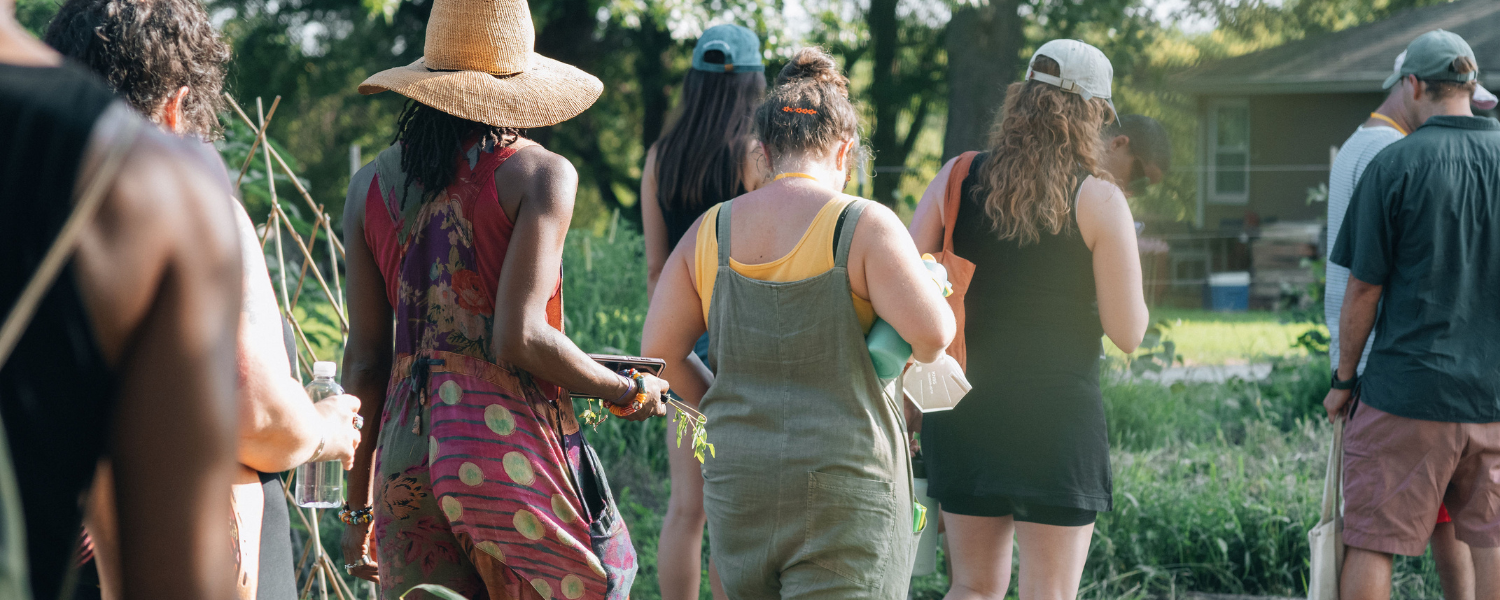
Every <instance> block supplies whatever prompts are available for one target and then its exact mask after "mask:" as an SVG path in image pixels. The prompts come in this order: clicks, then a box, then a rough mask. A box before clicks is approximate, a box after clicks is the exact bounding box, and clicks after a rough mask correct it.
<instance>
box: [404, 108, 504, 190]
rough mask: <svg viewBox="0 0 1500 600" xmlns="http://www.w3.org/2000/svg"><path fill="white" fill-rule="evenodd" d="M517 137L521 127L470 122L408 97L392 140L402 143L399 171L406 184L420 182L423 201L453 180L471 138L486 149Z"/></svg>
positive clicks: (498, 146)
mask: <svg viewBox="0 0 1500 600" xmlns="http://www.w3.org/2000/svg"><path fill="white" fill-rule="evenodd" d="M476 137H477V138H478V139H477V140H476V139H475V138H476ZM520 137H521V130H520V129H517V128H515V127H495V126H493V125H486V124H484V123H480V122H477V121H470V120H468V119H464V118H460V117H455V116H453V115H450V114H448V113H445V112H443V111H440V110H438V109H436V108H433V107H431V106H427V105H426V104H422V103H421V102H417V101H416V100H408V101H407V102H406V108H405V109H403V110H402V111H401V117H400V118H399V119H397V120H396V139H395V140H394V141H393V142H391V143H392V144H400V145H401V171H402V172H403V173H406V184H407V185H411V184H412V183H413V182H415V183H417V184H418V185H421V186H422V201H423V202H426V201H428V200H431V199H433V198H435V197H437V195H438V194H439V193H440V192H442V191H443V190H445V189H447V188H448V184H450V183H453V176H454V175H456V174H457V173H456V171H457V169H456V168H454V167H455V163H456V162H457V160H458V158H459V152H462V151H463V149H464V143H465V142H467V141H469V140H474V141H476V142H478V143H480V144H482V145H483V147H485V148H502V147H505V146H509V145H511V144H513V143H515V141H516V140H517V139H519V138H520Z"/></svg>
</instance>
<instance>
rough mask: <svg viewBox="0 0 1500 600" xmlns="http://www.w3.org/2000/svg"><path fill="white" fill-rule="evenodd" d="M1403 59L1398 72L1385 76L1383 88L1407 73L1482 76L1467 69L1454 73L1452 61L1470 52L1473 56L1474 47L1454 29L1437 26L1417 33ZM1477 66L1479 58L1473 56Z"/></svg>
mask: <svg viewBox="0 0 1500 600" xmlns="http://www.w3.org/2000/svg"><path fill="white" fill-rule="evenodd" d="M1401 55H1402V56H1404V57H1405V58H1404V59H1401V64H1400V66H1399V67H1397V68H1396V72H1395V73H1392V74H1391V76H1390V77H1387V78H1385V85H1384V86H1382V87H1383V88H1384V89H1390V88H1391V86H1393V85H1396V83H1397V82H1399V81H1401V78H1403V77H1406V76H1407V75H1416V76H1417V79H1422V80H1425V81H1460V82H1463V81H1473V80H1474V78H1475V77H1478V76H1479V73H1478V72H1477V71H1471V72H1468V73H1454V72H1453V68H1452V65H1453V61H1454V60H1456V59H1457V58H1458V57H1460V56H1467V57H1469V60H1474V49H1473V48H1470V47H1469V43H1468V42H1465V41H1464V39H1463V38H1462V37H1459V35H1458V34H1456V33H1453V32H1451V31H1444V30H1442V29H1434V30H1432V31H1429V32H1427V33H1424V34H1422V35H1419V36H1417V39H1414V40H1412V41H1411V44H1408V45H1407V46H1406V52H1403V53H1401ZM1474 64H1475V66H1478V65H1479V61H1477V60H1474Z"/></svg>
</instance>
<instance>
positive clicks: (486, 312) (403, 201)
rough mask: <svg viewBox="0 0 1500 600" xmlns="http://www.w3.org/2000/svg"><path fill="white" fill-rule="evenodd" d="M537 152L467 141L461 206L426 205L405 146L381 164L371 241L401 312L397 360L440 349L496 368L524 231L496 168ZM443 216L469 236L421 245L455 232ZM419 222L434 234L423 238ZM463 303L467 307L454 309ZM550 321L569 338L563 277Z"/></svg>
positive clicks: (458, 179) (373, 190) (456, 182)
mask: <svg viewBox="0 0 1500 600" xmlns="http://www.w3.org/2000/svg"><path fill="white" fill-rule="evenodd" d="M522 144H524V145H522ZM529 145H530V143H529V142H517V144H516V145H512V146H507V147H503V148H487V149H486V148H480V144H478V143H476V142H475V141H474V140H470V141H468V142H465V143H464V144H463V145H462V146H461V147H463V148H466V150H465V151H464V152H463V155H462V156H461V157H460V160H459V161H458V174H457V175H456V176H455V177H454V179H453V182H452V183H450V184H449V185H448V188H447V190H446V192H447V193H448V195H449V200H450V201H452V203H453V204H452V205H451V206H450V205H446V204H440V203H436V202H423V201H422V196H421V191H420V187H418V186H416V185H415V184H412V185H411V186H410V187H408V186H407V183H408V182H407V181H406V176H405V175H404V174H402V172H401V150H400V147H399V146H391V147H390V148H387V149H386V150H384V151H382V152H381V153H380V155H379V156H378V157H377V158H376V169H375V176H374V178H372V179H371V180H370V184H369V187H368V190H367V195H366V200H365V243H366V244H368V245H369V247H370V251H371V253H372V254H374V256H375V262H376V266H377V267H379V269H380V273H381V275H383V276H384V278H385V284H386V299H387V300H388V301H389V302H390V303H391V307H392V309H394V310H395V311H396V313H395V317H396V323H397V326H396V336H395V337H396V339H395V342H396V347H395V351H396V356H398V357H399V356H403V355H406V356H410V355H413V354H416V353H417V352H419V351H429V352H430V351H440V352H452V353H455V354H465V355H468V356H472V357H475V358H479V359H481V360H484V361H486V362H490V363H494V362H496V361H495V357H494V353H493V350H492V349H491V345H490V336H491V333H492V332H493V331H494V323H495V294H496V292H497V290H496V288H497V287H498V286H499V283H500V269H501V267H502V266H504V265H505V254H506V252H507V250H508V249H509V248H510V236H511V233H512V232H513V231H515V227H516V226H515V223H512V222H511V220H510V217H508V216H506V214H505V210H504V209H503V208H501V206H500V198H499V194H498V192H496V190H495V169H496V168H498V167H499V166H500V163H503V162H505V160H506V159H508V158H510V157H511V156H512V155H514V154H515V153H516V151H518V150H520V149H521V148H524V147H527V146H529ZM442 210H451V211H453V213H454V215H456V216H457V218H459V219H461V220H463V221H464V223H463V225H464V226H463V227H456V228H454V231H456V232H458V233H452V234H451V235H467V236H468V237H467V239H459V240H451V241H450V243H413V242H414V240H419V239H421V238H423V237H427V236H441V237H442V239H444V240H446V239H447V236H449V235H450V232H449V231H448V230H445V229H443V228H442V225H443V219H433V218H430V217H431V216H432V215H431V214H430V213H433V212H434V211H442ZM398 224H400V225H399V226H398ZM418 224H420V225H422V226H424V227H426V229H424V230H421V231H414V230H413V227H414V226H416V225H418ZM453 242H457V243H453ZM454 305H456V306H458V307H459V308H462V309H463V310H458V311H449V310H445V307H448V306H454ZM547 323H549V324H551V325H552V326H553V327H555V328H557V329H558V330H559V331H561V330H562V328H563V323H562V278H561V277H559V278H558V281H557V290H556V291H555V292H554V293H553V295H552V299H551V300H549V301H548V302H547ZM542 388H543V391H544V392H545V393H546V395H547V397H548V398H550V399H556V398H557V388H556V386H552V385H551V384H546V385H543V386H542Z"/></svg>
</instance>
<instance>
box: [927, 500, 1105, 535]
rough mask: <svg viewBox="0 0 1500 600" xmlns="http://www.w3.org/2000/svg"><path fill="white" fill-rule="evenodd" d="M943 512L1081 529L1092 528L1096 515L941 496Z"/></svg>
mask: <svg viewBox="0 0 1500 600" xmlns="http://www.w3.org/2000/svg"><path fill="white" fill-rule="evenodd" d="M938 504H939V507H940V508H941V509H942V510H943V512H949V513H953V514H955V515H964V516H966V517H1013V518H1014V519H1015V520H1017V521H1020V522H1022V523H1037V524H1039V525H1055V526H1057V527H1082V526H1084V525H1092V524H1093V523H1094V520H1095V519H1096V518H1098V515H1099V513H1097V512H1095V511H1092V510H1085V509H1082V508H1073V507H1069V506H1048V505H1046V504H1037V503H1034V502H1026V501H1023V500H1016V499H1014V498H1007V497H1005V496H943V497H942V498H938Z"/></svg>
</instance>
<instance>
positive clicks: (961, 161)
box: [943, 150, 979, 252]
mask: <svg viewBox="0 0 1500 600" xmlns="http://www.w3.org/2000/svg"><path fill="white" fill-rule="evenodd" d="M978 155H979V153H978V152H975V151H972V150H971V151H968V152H965V153H963V154H960V155H958V160H956V161H954V162H953V169H951V170H949V171H948V187H947V188H946V189H944V190H943V252H953V225H954V224H955V223H957V222H958V207H959V205H960V204H963V200H964V194H963V191H964V180H965V179H968V178H969V165H971V164H973V163H974V157H975V156H978Z"/></svg>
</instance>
